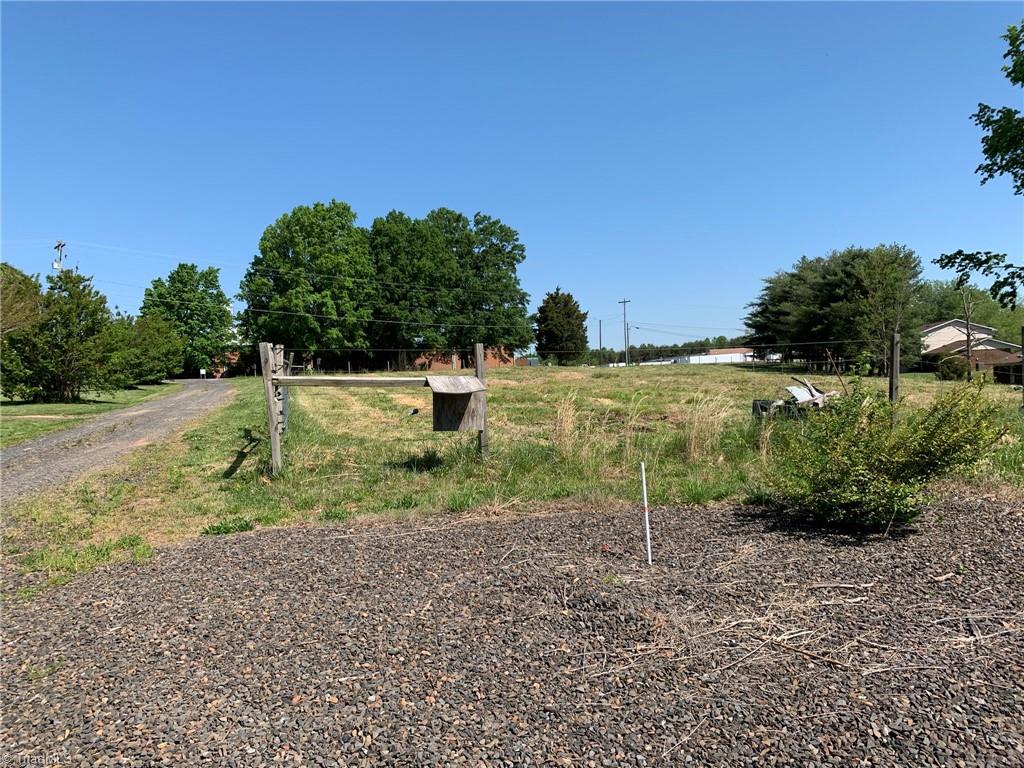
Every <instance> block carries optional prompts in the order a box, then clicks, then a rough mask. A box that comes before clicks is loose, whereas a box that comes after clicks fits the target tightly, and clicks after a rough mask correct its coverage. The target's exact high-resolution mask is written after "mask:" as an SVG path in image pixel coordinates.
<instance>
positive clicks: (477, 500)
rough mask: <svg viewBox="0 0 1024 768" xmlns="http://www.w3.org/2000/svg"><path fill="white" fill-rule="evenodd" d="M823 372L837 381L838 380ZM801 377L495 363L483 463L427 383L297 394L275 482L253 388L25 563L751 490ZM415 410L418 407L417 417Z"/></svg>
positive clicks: (88, 496)
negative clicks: (781, 404) (771, 427)
mask: <svg viewBox="0 0 1024 768" xmlns="http://www.w3.org/2000/svg"><path fill="white" fill-rule="evenodd" d="M811 378H812V380H814V381H815V382H817V383H818V384H820V385H821V386H823V387H824V388H836V389H838V388H839V383H838V381H836V380H835V379H833V378H831V377H826V376H813V377H811ZM788 383H791V382H790V379H789V376H788V375H787V374H781V373H776V372H754V371H750V370H749V369H740V368H735V367H726V366H671V367H668V366H666V367H643V368H630V369H558V368H530V369H515V370H502V371H494V372H491V373H489V374H488V385H489V412H490V443H491V455H490V458H489V459H488V460H487V461H481V460H480V459H479V458H478V457H477V456H476V452H475V441H476V436H475V433H434V432H432V430H431V414H430V392H429V390H427V389H426V388H423V389H413V388H410V389H387V390H372V389H326V388H324V389H321V388H305V389H298V388H295V389H293V393H292V394H293V401H292V408H291V414H290V423H289V430H288V433H287V434H286V436H285V440H284V446H285V448H284V450H285V458H286V467H285V469H284V471H283V472H282V473H281V474H280V475H279V476H278V477H275V478H274V479H273V480H272V481H271V480H270V479H268V478H267V476H266V468H267V465H268V463H269V445H268V442H267V440H266V418H265V405H264V401H263V389H262V383H261V381H260V380H258V379H253V378H246V379H238V380H235V381H234V386H236V387H237V389H238V392H237V397H235V398H234V400H233V401H232V402H231V403H230V404H229V405H227V406H226V407H225V408H223V409H222V410H220V411H218V412H216V413H215V414H213V415H211V416H210V417H208V418H207V419H206V421H205V422H204V423H203V424H201V425H199V426H197V427H196V428H194V429H192V430H191V431H189V432H187V433H186V434H185V435H184V437H183V438H178V439H173V440H168V441H166V442H164V443H160V444H154V445H150V446H147V447H144V448H142V449H140V450H139V451H138V452H137V453H136V454H134V455H133V456H132V458H131V459H130V460H129V461H128V463H127V464H126V465H125V466H124V467H123V468H121V469H119V470H117V471H114V472H108V473H104V474H100V475H97V476H93V477H91V478H87V479H84V480H82V481H80V482H79V483H77V484H76V485H75V486H73V487H72V488H71V489H70V490H67V489H65V490H62V491H59V492H54V493H52V494H50V495H47V496H44V497H42V498H40V499H38V500H34V501H33V502H30V503H28V504H26V505H23V506H21V507H20V508H18V509H16V510H14V511H13V515H14V517H15V519H16V520H17V521H18V522H19V523H20V524H19V525H15V526H11V527H10V528H9V531H8V533H7V539H6V541H5V546H6V548H7V551H8V552H11V551H13V552H17V553H19V556H20V557H21V558H22V560H21V562H22V563H23V567H24V568H25V569H26V570H34V571H38V572H40V574H45V575H46V577H47V578H49V579H50V580H51V581H61V580H64V579H66V578H68V577H69V575H70V574H73V573H74V572H75V571H77V570H80V569H84V568H88V567H91V566H92V565H94V564H96V562H97V560H102V558H100V557H99V555H100V554H102V555H104V556H109V558H110V559H117V558H127V557H136V558H138V557H139V556H140V553H142V554H143V555H144V554H145V553H146V552H148V547H150V546H153V545H160V544H165V543H167V542H171V541H175V540H179V539H182V538H187V537H193V536H197V535H200V534H201V533H204V532H205V533H209V534H214V533H230V532H233V531H241V530H248V529H251V528H253V527H259V526H270V525H280V524H286V523H301V522H308V521H324V520H328V521H329V520H344V519H347V518H349V517H351V516H352V515H355V514H362V513H369V514H396V515H412V514H421V513H431V512H444V511H448V512H461V511H465V510H469V509H480V510H481V511H482V512H489V513H499V512H501V511H502V510H505V509H510V508H514V507H517V506H520V505H529V506H530V507H536V506H538V505H542V504H552V503H571V504H573V505H577V506H588V507H594V508H614V507H616V506H621V505H623V504H635V503H636V502H637V500H638V498H639V479H638V474H639V462H640V461H645V462H646V463H647V468H648V481H649V488H650V496H651V503H652V504H654V505H663V504H686V503H706V502H712V501H715V500H720V499H726V498H742V497H743V496H744V495H745V494H747V493H748V492H749V491H751V490H752V489H755V488H756V487H757V484H758V479H759V476H760V475H761V473H762V471H763V469H764V466H765V462H766V461H767V459H768V454H769V444H768V442H767V440H766V439H765V434H764V432H763V430H762V427H761V425H760V423H758V422H755V421H754V420H753V419H752V418H751V417H750V401H751V400H752V399H754V398H755V397H779V396H781V395H782V394H783V391H782V387H783V386H785V385H786V384H788ZM871 385H872V386H879V387H884V386H885V382H883V381H873V382H871ZM944 386H948V385H946V384H943V383H941V382H938V381H936V380H935V379H934V378H933V377H931V376H927V375H920V376H914V375H910V376H907V377H906V378H905V379H904V384H903V391H904V394H905V397H906V398H907V399H908V400H909V401H910V402H911V403H925V402H927V401H928V400H929V399H930V397H932V396H933V395H934V394H936V393H937V392H939V391H940V390H941V389H942V388H943V387H944ZM988 392H989V396H990V397H993V398H995V399H997V400H998V401H1000V402H1002V403H1003V404H1004V405H1005V413H1006V418H1007V420H1008V421H1009V422H1010V423H1011V424H1012V427H1013V431H1012V433H1011V434H1010V435H1009V436H1008V437H1007V438H1005V440H1004V442H1003V444H1002V445H1001V446H1000V448H999V450H998V452H997V454H996V456H995V457H994V459H993V460H992V461H991V462H990V464H989V465H988V466H986V467H984V468H982V470H981V475H982V476H983V478H984V481H983V482H984V484H985V487H986V488H987V489H992V488H998V487H999V486H1000V485H1003V486H1004V487H1005V486H1007V485H1008V484H1013V483H1017V484H1019V483H1021V478H1024V416H1022V414H1021V411H1020V409H1019V399H1020V392H1014V391H1013V390H1011V389H1010V388H1008V387H990V388H989V389H988ZM412 408H419V413H418V414H416V415H412V416H410V415H409V411H410V409H412ZM125 542H129V543H130V544H131V546H123V544H124V543H125Z"/></svg>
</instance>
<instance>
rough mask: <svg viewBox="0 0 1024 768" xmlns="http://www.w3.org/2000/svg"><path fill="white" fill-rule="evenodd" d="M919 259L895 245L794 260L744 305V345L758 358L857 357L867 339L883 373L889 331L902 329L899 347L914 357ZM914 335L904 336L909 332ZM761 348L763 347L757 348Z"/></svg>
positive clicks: (911, 357) (886, 357)
mask: <svg viewBox="0 0 1024 768" xmlns="http://www.w3.org/2000/svg"><path fill="white" fill-rule="evenodd" d="M920 272H921V264H920V261H919V260H918V258H917V256H916V255H914V253H913V251H911V250H909V249H908V248H905V247H904V246H899V245H879V246H877V247H875V248H847V249H845V250H843V251H833V252H832V253H830V254H829V255H828V256H825V257H819V258H814V259H808V258H801V259H800V260H799V261H798V262H797V263H796V264H794V265H793V268H792V269H791V270H789V271H785V272H778V273H776V274H775V275H773V276H771V277H769V278H767V279H766V280H765V281H764V287H763V288H762V290H761V293H760V295H759V296H758V298H757V299H756V300H755V301H754V302H753V303H752V304H751V305H750V312H749V314H748V315H747V318H746V323H747V327H748V328H749V329H750V331H751V333H750V337H749V342H750V343H751V344H754V345H758V347H759V348H760V349H759V351H760V352H761V354H762V355H764V354H767V353H770V352H775V353H780V354H782V355H783V357H784V358H785V359H790V358H792V357H794V356H797V355H798V354H799V356H802V357H805V358H810V359H816V360H822V361H823V360H825V359H826V356H827V355H826V351H827V352H828V353H830V354H832V355H833V356H835V357H840V356H841V357H846V358H852V357H856V356H857V355H858V354H860V353H861V352H862V351H863V350H864V346H865V345H864V343H863V342H862V341H861V340H860V339H862V338H866V339H867V341H868V349H869V350H870V354H871V356H872V357H873V358H874V359H875V360H876V361H877V362H878V364H879V369H880V370H884V369H885V367H886V365H887V361H888V355H889V340H890V339H891V336H892V333H893V332H900V333H902V344H901V352H902V353H903V354H904V355H905V356H906V357H907V358H908V359H913V357H914V355H915V354H916V353H917V352H918V347H919V345H920V339H919V337H918V334H917V333H916V327H917V325H918V324H919V318H920V315H919V312H918V304H919V300H920V299H919V297H920ZM911 328H913V329H915V332H914V333H907V332H906V331H907V330H908V329H911ZM762 345H764V346H763V347H762Z"/></svg>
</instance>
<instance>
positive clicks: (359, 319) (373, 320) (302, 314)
mask: <svg viewBox="0 0 1024 768" xmlns="http://www.w3.org/2000/svg"><path fill="white" fill-rule="evenodd" d="M96 282H100V283H112V284H113V285H123V286H125V287H126V288H139V287H141V286H137V285H129V284H127V283H116V282H114V281H112V280H97V281H96ZM150 298H151V301H157V302H163V303H165V304H180V305H185V306H207V304H206V302H199V301H186V300H184V299H168V298H163V297H158V296H152V295H151V297H150ZM229 309H230V308H229ZM242 312H256V313H259V314H265V315H289V316H292V317H313V318H318V319H323V320H351V321H355V322H363V323H383V324H389V325H417V326H425V327H433V328H521V327H522V326H521V325H520V324H517V323H430V322H423V321H420V320H388V319H384V318H376V317H362V316H360V315H324V314H318V313H316V312H295V311H292V310H286V309H260V308H257V307H246V308H245V309H243V310H242Z"/></svg>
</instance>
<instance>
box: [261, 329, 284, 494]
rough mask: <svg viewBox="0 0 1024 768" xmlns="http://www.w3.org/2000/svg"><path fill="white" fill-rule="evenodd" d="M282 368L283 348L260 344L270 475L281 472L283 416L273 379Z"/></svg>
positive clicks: (277, 388) (278, 394)
mask: <svg viewBox="0 0 1024 768" xmlns="http://www.w3.org/2000/svg"><path fill="white" fill-rule="evenodd" d="M283 367H284V348H283V347H275V346H273V345H271V344H269V343H268V342H265V341H263V342H260V368H262V369H263V394H264V395H265V396H266V400H267V433H268V434H269V435H270V474H272V475H276V474H277V473H278V472H280V471H281V467H282V466H283V463H284V462H283V458H282V456H281V429H282V427H283V426H284V414H283V406H282V396H281V392H280V387H278V386H276V385H275V384H274V379H275V378H276V377H278V376H280V375H281V368H283Z"/></svg>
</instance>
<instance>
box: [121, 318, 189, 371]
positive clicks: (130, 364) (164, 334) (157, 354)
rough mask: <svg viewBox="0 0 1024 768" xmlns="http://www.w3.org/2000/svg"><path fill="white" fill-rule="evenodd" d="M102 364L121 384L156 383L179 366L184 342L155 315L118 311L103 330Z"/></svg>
mask: <svg viewBox="0 0 1024 768" xmlns="http://www.w3.org/2000/svg"><path fill="white" fill-rule="evenodd" d="M102 347H103V356H104V365H105V367H106V370H107V372H108V373H107V376H108V379H109V381H110V382H112V383H114V384H116V385H117V386H119V387H121V388H125V387H130V386H133V385H135V384H156V383H158V382H160V381H162V380H163V379H165V378H168V377H169V376H173V375H175V374H177V373H179V372H180V371H181V370H182V366H183V365H184V352H185V345H184V343H183V342H182V341H181V339H179V338H178V336H177V334H175V332H174V329H173V328H172V327H171V325H170V323H168V322H167V321H166V320H164V319H163V318H161V317H159V316H158V315H152V316H149V317H140V318H137V319H136V318H134V317H131V316H130V315H118V316H117V317H115V318H114V320H113V322H111V323H110V324H109V325H108V326H107V328H106V329H105V331H104V333H103V339H102Z"/></svg>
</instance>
